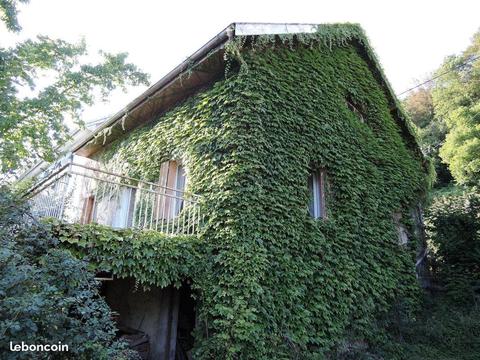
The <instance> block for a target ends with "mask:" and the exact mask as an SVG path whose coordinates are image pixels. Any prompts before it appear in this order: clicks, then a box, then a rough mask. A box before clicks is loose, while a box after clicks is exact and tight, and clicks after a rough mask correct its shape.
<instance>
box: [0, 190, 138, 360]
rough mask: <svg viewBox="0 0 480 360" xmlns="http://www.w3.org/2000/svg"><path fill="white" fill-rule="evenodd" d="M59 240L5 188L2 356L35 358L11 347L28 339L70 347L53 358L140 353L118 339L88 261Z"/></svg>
mask: <svg viewBox="0 0 480 360" xmlns="http://www.w3.org/2000/svg"><path fill="white" fill-rule="evenodd" d="M27 220H28V221H27ZM59 243H60V241H59V240H58V239H57V238H56V237H55V236H53V235H52V232H51V231H50V228H49V227H48V226H47V225H45V224H41V223H38V222H36V221H35V220H33V219H32V218H31V217H30V215H29V214H28V208H27V207H26V206H25V204H24V203H23V202H22V201H19V200H18V199H16V197H15V196H13V195H12V194H11V193H10V192H9V191H8V189H6V188H0V338H1V339H2V341H1V342H0V353H1V354H2V356H0V357H1V358H2V359H30V358H32V353H30V352H12V351H9V347H10V342H12V343H13V344H19V343H20V342H21V341H25V343H28V344H43V345H45V344H55V345H56V344H58V343H59V342H61V343H62V344H66V345H68V346H69V352H68V353H67V354H65V353H58V356H55V353H51V357H49V358H66V357H67V356H66V355H68V358H79V359H93V358H95V359H119V360H120V359H129V358H136V356H135V354H134V353H133V352H132V351H130V350H127V348H126V346H127V345H126V344H125V343H123V342H121V341H120V340H117V339H116V328H115V324H114V322H113V320H112V313H111V311H110V309H109V307H108V305H107V304H106V302H105V300H104V299H103V298H102V297H101V296H100V294H99V292H98V283H97V282H96V280H95V279H94V274H93V273H92V272H91V271H89V270H88V263H87V262H85V261H83V260H79V259H76V258H75V257H73V255H72V254H71V253H70V252H69V251H68V250H65V249H62V248H61V247H60V246H59ZM44 356H45V354H44ZM33 358H43V357H42V355H37V356H34V357H33Z"/></svg>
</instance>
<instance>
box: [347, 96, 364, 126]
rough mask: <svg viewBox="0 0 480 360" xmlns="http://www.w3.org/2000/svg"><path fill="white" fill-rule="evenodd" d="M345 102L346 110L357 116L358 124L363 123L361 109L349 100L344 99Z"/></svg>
mask: <svg viewBox="0 0 480 360" xmlns="http://www.w3.org/2000/svg"><path fill="white" fill-rule="evenodd" d="M345 102H346V103H347V107H348V109H349V110H350V111H351V112H353V113H354V114H355V115H356V116H357V118H358V120H360V122H362V123H364V122H365V118H364V116H363V109H362V107H361V106H358V105H355V104H354V102H353V101H352V100H351V99H346V100H345Z"/></svg>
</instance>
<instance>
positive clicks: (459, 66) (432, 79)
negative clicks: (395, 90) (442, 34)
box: [397, 55, 480, 96]
mask: <svg viewBox="0 0 480 360" xmlns="http://www.w3.org/2000/svg"><path fill="white" fill-rule="evenodd" d="M477 59H480V55H478V56H475V57H473V58H470V59H468V60H466V61H464V62H462V63H460V64H457V65H455V66H454V67H453V68H451V69H449V70H447V71H445V72H443V73H441V74H438V75H436V76H434V77H432V78H431V79H428V80H427V81H424V82H423V83H420V84H418V85H415V86H414V87H412V88H410V89H407V90H405V91H403V92H401V93H400V94H398V95H397V96H400V95H403V94H406V93H407V92H410V91H412V90H415V89H416V88H419V87H420V86H423V85H425V84H428V83H429V82H432V81H434V80H436V79H438V78H439V77H442V76H444V75H447V74H448V73H451V72H452V71H453V70H457V69H458V68H461V67H462V66H465V65H467V64H468V63H471V62H472V61H475V60H477Z"/></svg>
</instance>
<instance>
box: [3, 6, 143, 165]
mask: <svg viewBox="0 0 480 360" xmlns="http://www.w3.org/2000/svg"><path fill="white" fill-rule="evenodd" d="M1 5H2V8H3V10H4V14H5V16H4V20H5V21H6V24H7V26H9V28H11V29H13V30H18V24H17V20H16V16H15V14H16V11H15V5H16V2H15V1H3V2H2V3H1ZM9 24H10V25H9ZM86 55H88V53H87V48H86V44H85V42H83V41H81V42H79V43H77V44H70V43H67V42H65V41H63V40H58V39H50V38H48V37H46V36H38V37H37V38H36V39H29V40H26V41H23V42H19V43H17V44H16V45H15V46H14V47H11V48H0V119H1V122H0V167H1V170H2V171H3V172H6V171H9V170H13V169H16V168H17V167H18V166H19V165H21V164H22V162H23V161H25V160H27V159H32V158H33V159H43V160H46V161H52V160H53V159H54V157H55V155H56V152H55V150H56V148H57V147H58V146H59V145H61V144H63V143H64V142H65V140H66V139H68V127H67V125H66V121H65V120H66V119H70V120H71V121H73V123H75V124H77V126H82V124H83V123H82V121H81V114H82V109H83V108H84V107H85V106H87V105H92V104H93V103H94V101H95V100H97V99H100V100H106V99H107V98H108V94H109V93H110V92H111V91H112V90H114V89H116V88H121V89H124V90H125V89H126V86H129V85H141V84H147V83H148V77H147V75H146V74H144V73H142V72H141V71H140V70H139V69H138V68H137V67H136V66H135V65H133V64H131V63H128V62H127V54H126V53H119V54H110V53H104V52H100V57H101V60H100V61H98V63H96V64H91V63H87V62H86V61H85V56H86ZM96 95H99V96H96Z"/></svg>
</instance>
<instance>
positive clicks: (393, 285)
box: [102, 28, 425, 359]
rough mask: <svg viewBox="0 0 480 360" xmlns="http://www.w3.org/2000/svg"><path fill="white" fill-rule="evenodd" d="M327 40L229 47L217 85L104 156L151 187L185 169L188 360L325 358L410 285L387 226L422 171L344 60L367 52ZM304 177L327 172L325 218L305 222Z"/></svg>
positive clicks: (363, 72) (405, 256) (366, 79)
mask: <svg viewBox="0 0 480 360" xmlns="http://www.w3.org/2000/svg"><path fill="white" fill-rule="evenodd" d="M326 29H327V30H328V28H326ZM332 29H333V30H335V32H334V33H329V32H328V31H323V32H321V33H319V34H314V35H309V36H304V37H301V38H300V37H299V38H298V39H297V40H301V41H298V42H296V43H295V41H291V40H292V39H291V38H290V39H289V41H288V44H283V45H282V44H281V41H280V40H281V39H280V40H279V38H273V40H272V38H266V39H265V41H259V42H257V44H253V45H252V44H250V45H247V46H244V47H242V46H241V45H242V43H243V42H242V41H237V42H236V43H233V44H231V45H230V47H229V52H228V54H229V66H228V69H227V76H226V78H224V79H223V80H221V81H218V82H216V83H215V84H214V85H213V86H212V87H211V88H209V89H206V90H205V91H202V92H201V93H199V94H197V95H195V96H194V97H192V98H190V99H188V100H187V101H186V102H184V103H183V104H180V105H179V106H178V107H176V108H175V109H173V110H171V111H170V112H168V113H167V114H164V115H163V116H161V117H160V118H159V119H157V120H156V121H154V122H153V123H152V124H151V125H149V126H147V127H144V128H141V129H139V130H136V131H134V132H133V133H131V134H128V136H127V137H126V138H124V139H121V140H119V141H117V142H116V143H114V144H112V146H111V147H110V148H109V149H107V151H105V152H104V153H103V154H102V158H103V160H104V161H105V162H107V163H109V164H110V165H111V166H114V165H113V164H115V167H117V168H118V167H120V166H121V167H122V169H123V170H124V171H126V172H127V173H128V174H129V175H131V176H135V177H141V178H144V179H148V180H155V179H156V178H158V175H159V170H160V163H161V162H162V161H163V160H166V159H168V158H178V159H182V161H183V163H184V165H185V166H186V168H187V169H188V178H189V187H190V190H191V191H193V192H195V193H198V194H202V195H203V199H204V203H203V204H202V206H203V211H204V213H205V214H207V218H206V220H207V222H206V225H205V227H204V230H203V232H202V234H201V235H200V240H199V241H200V245H199V250H198V251H199V253H200V255H199V256H198V257H195V262H196V263H195V269H196V270H195V276H194V278H193V281H194V286H195V289H196V291H197V295H198V306H199V307H198V309H197V310H198V311H199V319H200V321H199V324H198V329H197V334H196V339H197V342H196V345H195V355H196V358H203V359H211V358H215V359H224V358H226V359H281V358H323V355H324V354H325V353H326V352H328V351H329V350H330V349H331V348H332V347H333V346H334V345H335V344H337V343H338V342H339V341H341V340H342V339H345V338H347V337H356V338H368V337H369V336H371V334H372V333H373V331H372V330H371V325H370V324H371V321H372V320H373V319H374V318H375V317H376V316H377V315H378V314H381V313H382V312H385V311H387V310H388V309H389V308H390V305H391V304H392V303H393V302H394V301H397V300H398V299H400V298H403V297H406V298H408V297H409V294H410V292H411V290H413V289H415V287H416V286H417V285H416V279H415V272H414V270H415V267H414V263H415V247H416V244H414V243H410V244H409V245H408V246H399V244H398V235H397V232H396V228H395V226H394V223H393V220H392V216H393V214H394V213H396V212H399V211H402V210H406V209H409V208H410V207H411V206H412V205H413V204H415V202H416V201H418V198H419V196H420V194H421V193H422V192H423V190H424V188H425V174H424V171H423V169H422V160H421V158H420V156H419V155H418V152H416V151H415V150H414V149H412V147H411V146H407V144H406V140H404V138H403V137H402V135H401V134H402V131H404V130H402V129H401V128H400V127H399V125H398V124H397V122H396V121H395V119H394V118H393V117H392V114H391V111H390V109H389V104H388V100H387V97H386V94H385V91H384V89H382V87H381V86H380V85H379V83H378V79H376V78H375V76H374V74H373V73H372V69H371V67H369V65H368V64H367V62H366V60H365V59H364V58H363V57H362V55H361V54H360V53H359V50H358V49H357V47H356V46H351V45H350V44H351V43H352V41H353V42H358V41H360V42H363V41H364V39H363V38H358V39H355V38H354V36H353V35H352V33H350V32H342V31H338V30H339V29H340V30H341V29H342V28H332ZM357 30H358V29H356V31H357ZM332 34H333V36H332ZM355 34H357V33H355ZM355 34H354V35H355ZM346 99H348V100H349V101H350V102H353V103H354V105H355V106H356V107H357V108H359V109H362V110H361V111H362V112H363V117H364V122H361V121H360V120H359V117H358V115H357V114H355V113H354V112H352V111H351V110H349V108H348V106H347V103H346V101H345V100H346ZM312 167H322V168H325V169H326V171H327V178H328V187H327V205H326V207H327V212H328V218H327V219H319V220H314V219H312V218H311V217H310V216H309V213H308V204H309V192H308V188H307V178H308V174H309V171H310V169H311V168H312ZM404 218H405V217H404ZM166 256H168V255H166ZM188 259H193V258H191V257H189V258H185V261H188ZM192 261H193V260H192ZM161 266H162V262H159V263H158V267H159V268H160V267H161ZM158 271H160V272H161V271H162V270H161V269H159V270H158Z"/></svg>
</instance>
